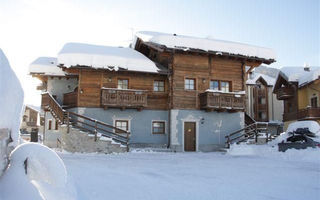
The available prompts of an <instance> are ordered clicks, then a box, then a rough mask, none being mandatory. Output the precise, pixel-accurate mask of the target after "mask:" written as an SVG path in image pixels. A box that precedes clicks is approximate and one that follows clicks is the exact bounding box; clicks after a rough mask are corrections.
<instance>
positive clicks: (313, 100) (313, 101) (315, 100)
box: [311, 97, 318, 108]
mask: <svg viewBox="0 0 320 200" xmlns="http://www.w3.org/2000/svg"><path fill="white" fill-rule="evenodd" d="M311 107H312V108H317V107H318V98H317V97H312V98H311Z"/></svg>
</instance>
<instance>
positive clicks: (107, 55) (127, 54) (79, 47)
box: [58, 43, 158, 73]
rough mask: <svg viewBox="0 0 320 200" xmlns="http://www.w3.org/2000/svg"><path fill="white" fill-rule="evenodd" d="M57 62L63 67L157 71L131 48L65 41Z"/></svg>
mask: <svg viewBox="0 0 320 200" xmlns="http://www.w3.org/2000/svg"><path fill="white" fill-rule="evenodd" d="M58 64H59V65H63V66H65V67H72V66H87V67H93V68H105V69H109V70H116V71H117V70H118V69H119V68H121V69H125V70H129V71H141V72H153V73H157V72H158V68H157V67H156V65H155V64H154V63H153V62H152V61H151V60H149V59H148V58H147V57H145V56H144V55H143V54H141V53H140V52H138V51H135V50H133V49H131V48H122V47H110V46H98V45H91V44H81V43H67V44H65V45H64V46H63V48H62V50H61V51H60V52H59V54H58Z"/></svg>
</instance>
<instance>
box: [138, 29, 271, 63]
mask: <svg viewBox="0 0 320 200" xmlns="http://www.w3.org/2000/svg"><path fill="white" fill-rule="evenodd" d="M137 38H140V39H141V40H142V41H144V42H151V43H156V44H159V45H164V46H166V47H167V48H174V49H182V50H186V51H187V50H189V49H200V50H203V51H214V52H216V54H222V53H228V54H233V55H243V56H249V57H257V58H263V59H267V60H269V59H270V60H275V59H276V54H275V53H274V51H273V50H272V49H268V48H263V47H257V46H253V45H247V44H242V43H236V42H229V41H223V40H216V39H208V38H196V37H190V36H183V35H175V34H168V33H158V32H151V31H141V32H138V33H136V38H135V41H134V44H133V47H135V43H136V41H137Z"/></svg>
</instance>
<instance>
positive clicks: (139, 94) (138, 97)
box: [101, 88, 147, 109]
mask: <svg viewBox="0 0 320 200" xmlns="http://www.w3.org/2000/svg"><path fill="white" fill-rule="evenodd" d="M101 106H102V107H104V108H105V109H107V108H108V107H115V108H121V109H125V108H137V109H142V108H144V107H146V106H147V92H146V91H144V90H129V89H128V90H123V89H115V88H102V91H101Z"/></svg>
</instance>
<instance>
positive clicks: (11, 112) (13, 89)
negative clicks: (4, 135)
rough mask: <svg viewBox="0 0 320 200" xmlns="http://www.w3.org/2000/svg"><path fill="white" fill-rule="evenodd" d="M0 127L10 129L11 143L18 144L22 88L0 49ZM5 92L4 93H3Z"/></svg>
mask: <svg viewBox="0 0 320 200" xmlns="http://www.w3.org/2000/svg"><path fill="white" fill-rule="evenodd" d="M0 94H2V95H1V96H0V129H1V128H8V129H9V130H11V137H12V139H13V145H14V146H16V145H17V144H18V138H19V127H20V118H21V113H22V106H23V96H24V95H23V90H22V87H21V84H20V82H19V80H18V78H17V76H16V74H15V73H14V71H12V69H11V67H10V64H9V61H8V59H7V58H6V56H5V55H4V53H3V52H2V50H1V49H0ZM3 94H5V95H3Z"/></svg>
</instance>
